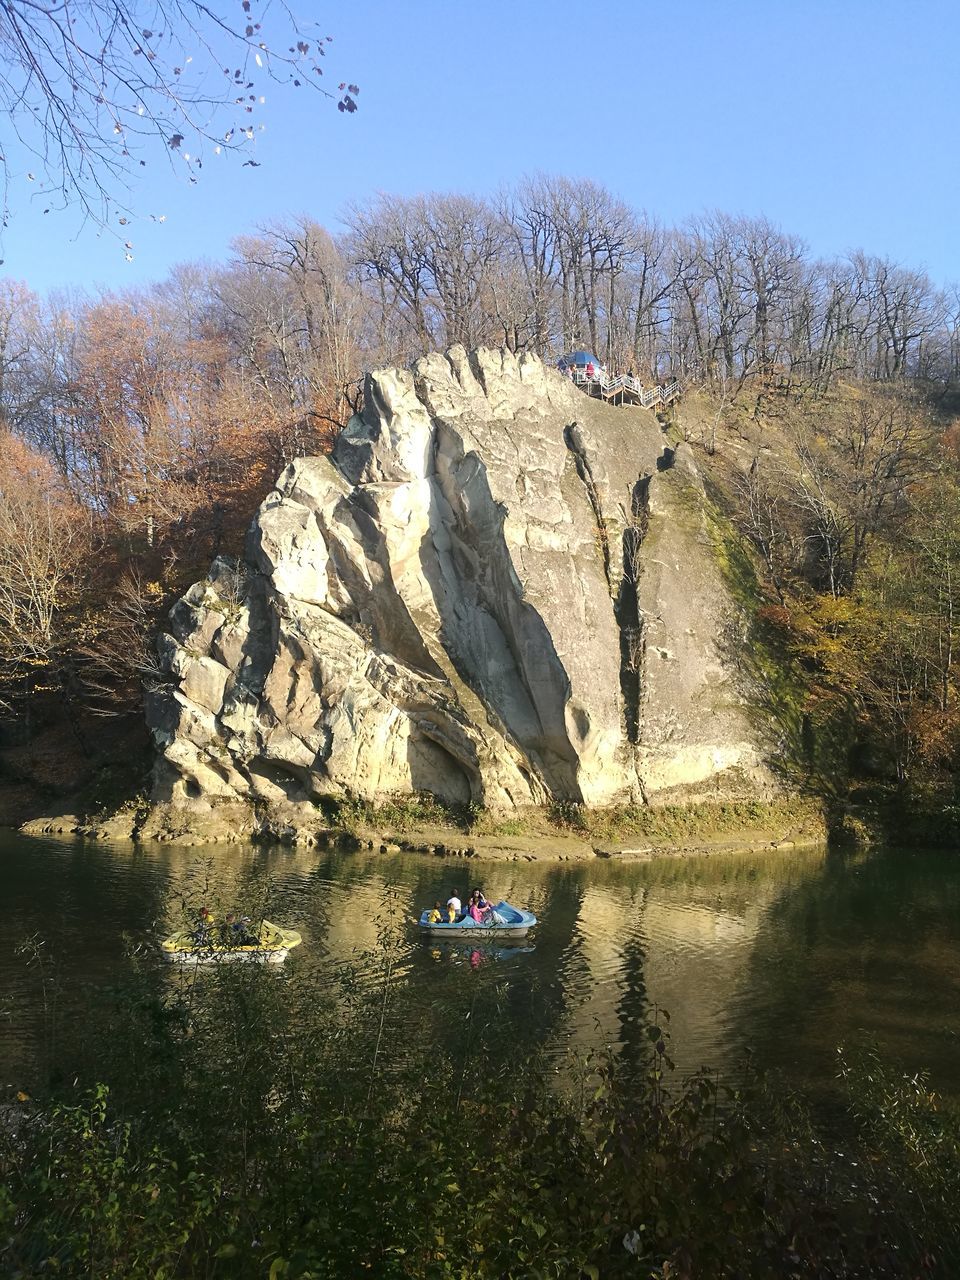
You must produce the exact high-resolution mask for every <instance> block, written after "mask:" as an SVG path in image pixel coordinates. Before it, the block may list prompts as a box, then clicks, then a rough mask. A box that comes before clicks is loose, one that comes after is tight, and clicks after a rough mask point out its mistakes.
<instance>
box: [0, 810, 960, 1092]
mask: <svg viewBox="0 0 960 1280" xmlns="http://www.w3.org/2000/svg"><path fill="white" fill-rule="evenodd" d="M476 883H482V884H483V886H484V888H485V890H486V893H487V896H488V897H493V898H498V897H503V898H506V899H508V900H509V901H511V902H514V903H516V904H517V905H523V906H529V907H531V908H532V909H533V910H534V911H535V912H536V913H537V915H538V916H539V917H540V918H541V922H542V923H541V924H540V926H539V927H538V929H537V931H536V933H535V934H534V935H532V939H531V940H532V942H533V943H534V944H535V946H534V947H533V949H532V950H529V949H528V950H513V951H506V950H501V951H496V950H495V951H490V952H488V951H486V950H484V949H482V948H470V947H463V948H450V947H446V946H439V947H436V946H431V945H429V944H428V943H425V942H423V941H422V940H421V939H419V938H418V937H417V935H416V930H415V929H414V928H412V927H411V926H410V924H409V923H408V920H409V917H412V916H414V915H417V914H419V911H420V910H421V908H422V907H423V906H425V905H431V904H432V903H433V901H434V900H435V899H438V898H444V899H445V898H446V896H447V894H448V892H449V889H450V887H451V886H457V887H459V888H460V889H461V890H468V889H469V888H471V887H472V886H473V885H474V884H476ZM0 901H2V904H3V913H2V921H3V924H2V932H0V1089H2V1088H4V1087H8V1086H10V1085H15V1086H18V1087H19V1086H21V1085H25V1084H28V1083H29V1081H30V1077H31V1071H32V1070H33V1069H34V1066H35V1063H36V1061H37V1059H38V1056H39V1055H40V1053H41V1050H42V1047H43V1046H42V1039H43V1036H44V1034H45V1031H44V1028H45V1026H46V1025H48V1023H47V1022H45V1019H44V1016H43V1007H44V991H43V987H44V980H45V981H46V1000H47V1002H48V1003H49V1002H50V1001H51V1000H52V999H54V998H56V999H57V1000H59V1001H60V1003H61V1007H62V1008H64V1009H65V1010H68V1011H69V1012H70V1013H71V1014H72V1016H75V1017H82V1016H83V1013H84V1009H85V1008H86V1007H87V1005H88V1002H89V1001H90V1000H92V999H96V992H97V989H98V988H101V987H103V986H105V985H106V984H108V983H110V981H111V979H112V977H113V975H114V974H115V973H116V972H117V970H118V968H119V967H120V966H122V965H123V964H125V963H126V960H125V955H126V953H127V952H128V951H129V950H130V949H131V948H133V949H135V950H138V951H139V952H140V953H141V954H142V955H143V956H144V958H145V962H146V963H150V964H152V963H157V964H159V963H160V962H159V960H158V959H156V953H155V942H156V940H157V939H158V938H159V937H162V936H163V934H164V933H165V932H168V931H170V929H171V928H173V927H180V926H181V924H182V922H183V921H184V919H185V915H184V912H185V910H195V909H196V908H197V907H198V906H199V905H200V904H201V903H202V902H204V901H206V902H208V903H210V904H211V905H212V906H214V907H215V908H217V909H218V910H219V911H220V912H222V911H224V910H227V909H231V908H233V907H239V908H240V909H244V910H249V911H250V912H251V914H255V913H257V912H258V911H259V910H263V911H264V914H266V915H267V917H268V918H269V919H272V920H274V921H276V922H277V923H281V924H286V925H290V926H292V927H295V928H297V929H300V930H301V932H302V933H303V937H304V943H303V946H302V947H300V948H299V949H298V950H296V951H294V952H293V953H292V954H291V956H290V959H289V960H288V962H287V964H288V966H299V965H310V966H316V965H320V966H323V965H331V966H333V965H336V964H337V963H338V962H339V961H342V960H343V959H345V958H348V957H350V956H351V955H352V954H353V953H355V952H356V951H357V949H361V950H363V949H366V948H371V947H374V946H375V945H376V943H377V937H378V930H379V929H380V928H381V927H382V925H383V921H384V919H389V920H391V921H392V922H393V924H394V925H399V926H401V943H400V946H401V964H400V969H401V971H405V972H406V973H407V974H409V976H410V978H411V980H412V981H413V982H415V983H422V985H423V998H424V1000H429V999H430V998H431V993H432V992H433V991H435V990H436V989H437V984H438V983H443V982H444V981H445V979H446V976H447V975H448V974H450V973H452V972H453V970H454V969H457V971H458V975H461V976H462V972H463V968H462V967H464V966H466V967H471V966H472V967H478V966H481V965H482V966H491V965H496V966H498V970H497V972H498V976H500V977H501V978H502V984H503V987H504V992H505V1014H504V1017H505V1018H506V1019H507V1020H508V1021H509V1020H510V1019H514V1020H515V1021H516V1025H517V1026H518V1027H519V1026H520V1025H521V1024H522V1026H523V1027H524V1029H525V1032H526V1033H528V1034H529V1032H530V1029H531V1028H533V1029H534V1031H535V1032H536V1034H537V1035H538V1036H539V1037H540V1038H541V1039H542V1040H543V1041H544V1043H545V1044H546V1046H547V1048H548V1051H549V1052H550V1053H551V1054H555V1055H557V1057H558V1059H559V1058H561V1057H563V1056H564V1055H566V1054H567V1053H569V1052H570V1051H572V1050H573V1051H576V1050H578V1049H583V1050H588V1049H590V1048H591V1047H594V1046H597V1045H599V1044H600V1043H609V1044H613V1045H615V1046H619V1047H620V1049H621V1050H622V1051H623V1052H625V1053H629V1052H630V1051H631V1045H632V1044H633V1042H634V1041H633V1037H634V1035H635V1029H636V1026H637V1023H638V1020H639V1019H641V1018H642V1017H644V1016H646V1014H647V1013H649V1012H650V1011H651V1010H652V1009H653V1008H654V1007H655V1006H656V1007H660V1008H666V1009H668V1010H669V1011H670V1014H671V1028H672V1036H673V1040H672V1047H673V1056H674V1058H675V1059H676V1061H677V1065H678V1066H679V1067H680V1068H681V1069H683V1070H687V1069H690V1070H692V1069H694V1068H695V1067H698V1066H700V1065H710V1066H712V1067H714V1068H717V1069H718V1070H720V1071H721V1072H723V1073H725V1074H726V1075H727V1076H734V1077H735V1076H736V1074H737V1071H738V1065H739V1064H740V1063H741V1062H742V1061H743V1056H744V1053H745V1051H746V1050H748V1049H749V1050H752V1052H753V1054H754V1056H755V1058H756V1059H757V1060H758V1061H759V1062H760V1063H761V1064H763V1065H765V1066H769V1067H772V1068H775V1069H777V1070H779V1071H781V1072H783V1073H784V1074H785V1075H786V1077H787V1079H788V1080H789V1081H790V1082H791V1083H795V1084H798V1085H802V1086H805V1087H812V1088H813V1089H814V1091H815V1092H816V1091H819V1090H821V1089H825V1088H828V1087H829V1082H830V1080H831V1079H832V1077H833V1074H834V1055H835V1049H836V1046H837V1045H838V1044H840V1043H845V1044H848V1045H853V1044H860V1043H864V1042H871V1041H872V1042H877V1043H878V1044H879V1045H880V1046H881V1048H882V1049H883V1050H884V1051H885V1052H886V1053H887V1055H889V1056H890V1057H891V1058H893V1059H894V1060H895V1061H897V1062H899V1063H900V1064H902V1066H903V1067H904V1068H905V1069H907V1070H909V1071H911V1072H913V1071H915V1070H917V1069H920V1068H925V1069H928V1070H929V1071H930V1073H931V1077H932V1080H933V1083H934V1084H935V1086H936V1087H938V1088H940V1089H941V1090H943V1091H944V1092H946V1093H949V1094H951V1095H953V1096H960V998H958V997H960V858H956V857H954V856H951V855H950V854H943V853H941V854H933V853H925V852H921V851H909V852H908V851H886V852H881V853H871V854H868V855H857V856H846V855H845V856H840V855H836V854H828V853H825V852H796V851H783V852H775V851H771V852H769V853H766V854H760V855H751V856H744V855H739V856H736V857H732V856H725V855H719V856H718V855H714V856H712V857H709V858H706V857H703V858H687V859H675V860H674V859H671V860H664V861H659V862H653V863H642V864H641V863H633V864H621V865H617V864H615V863H611V862H606V861H600V860H598V861H596V862H591V863H588V864H568V863H562V864H546V863H536V864H529V863H478V862H475V861H471V862H469V863H467V862H461V861H444V860H441V859H438V858H432V857H425V856H423V855H403V856H401V855H398V856H386V855H378V854H373V853H360V854H357V853H340V852H325V851H320V850H312V849H311V850H302V849H288V848H272V849H265V848H262V847H253V846H242V845H233V846H224V845H217V846H211V847H209V848H207V849H203V850H198V849H186V848H185V849H178V848H176V847H174V846H172V845H152V844H151V845H147V846H144V847H139V846H135V845H111V844H106V843H87V842H82V841H72V840H59V839H28V838H25V837H22V836H18V835H14V834H11V833H0ZM31 939H33V942H32V943H30V940H31ZM24 944H29V945H28V947H27V952H26V953H25V952H24V951H23V947H24ZM38 948H39V951H38V950H37V949H38ZM31 949H32V951H33V954H34V956H36V954H39V955H40V956H41V957H43V965H42V966H41V965H39V964H38V963H37V961H36V959H35V958H34V960H33V961H32V962H31V959H30V952H31ZM370 972H371V978H370V980H371V981H374V980H376V978H375V976H374V968H373V966H371V971H370ZM459 980H460V978H459V977H458V981H459ZM118 1034H122V1028H118Z"/></svg>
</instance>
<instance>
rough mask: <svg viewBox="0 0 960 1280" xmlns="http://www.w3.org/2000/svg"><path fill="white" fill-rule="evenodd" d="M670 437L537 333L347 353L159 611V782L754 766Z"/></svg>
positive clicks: (501, 780) (615, 790)
mask: <svg viewBox="0 0 960 1280" xmlns="http://www.w3.org/2000/svg"><path fill="white" fill-rule="evenodd" d="M735 629H736V622H735V614H734V610H733V608H732V606H731V602H730V600H729V599H728V597H727V594H726V590H725V587H724V585H723V581H722V578H721V574H720V571H719V569H718V566H717V563H716V560H715V555H714V549H713V545H712V541H711V538H710V536H709V534H708V527H707V523H706V519H705V499H704V493H703V487H702V483H701V481H700V478H699V476H698V473H697V470H696V466H695V463H694V460H693V457H692V454H691V453H690V451H689V450H688V449H687V447H686V446H685V445H682V444H681V445H679V446H678V447H676V448H673V447H670V445H669V442H668V440H667V438H666V437H665V435H664V433H663V431H662V429H661V427H660V424H659V423H658V422H657V420H656V418H655V417H654V416H653V414H651V413H648V412H646V411H644V410H641V409H620V408H613V407H610V406H608V405H605V404H602V403H599V402H597V401H593V400H590V399H588V398H587V397H586V396H584V395H583V394H582V393H581V392H580V391H578V390H577V389H576V388H575V387H574V386H573V385H572V384H571V383H570V382H569V381H567V380H566V379H565V378H564V377H563V376H562V375H560V374H559V373H557V372H555V371H554V370H552V369H548V368H546V367H545V366H544V365H543V364H542V363H541V361H540V360H538V359H537V358H536V357H534V356H527V355H521V356H515V355H513V354H511V353H509V352H505V351H487V350H480V351H477V352H474V353H472V354H469V355H468V353H467V352H466V351H464V350H463V349H462V348H459V347H454V348H452V349H451V350H450V351H448V352H447V353H446V354H445V355H441V354H433V355H429V356H427V357H425V358H424V359H422V360H420V361H418V363H417V364H416V365H415V366H414V367H413V369H412V370H402V371H401V370H396V369H388V370H382V371H380V372H377V373H372V374H370V375H368V377H367V379H366V386H365V399H364V409H363V412H362V414H360V415H359V416H357V417H355V418H354V419H353V420H352V421H351V422H350V424H349V426H348V427H347V429H346V430H345V431H344V433H343V435H342V436H341V437H340V439H339V441H338V443H337V446H336V448H335V450H334V452H333V455H332V456H331V457H329V458H302V459H299V460H298V461H296V462H294V463H292V464H291V465H290V466H289V467H288V468H287V469H286V470H285V471H284V472H283V474H282V475H281V476H280V478H279V480H278V482H277V486H276V488H275V489H274V490H273V491H272V492H271V493H270V494H269V495H268V497H267V498H266V500H265V501H264V503H263V505H262V506H261V507H260V510H259V512H258V513H257V516H256V519H255V520H254V523H253V526H252V528H251V530H250V535H249V540H248V545H247V552H246V557H245V560H244V562H243V563H241V564H240V565H239V566H231V565H229V564H227V563H226V562H225V561H222V560H218V561H217V562H215V564H214V565H213V567H212V569H211V572H210V575H209V578H208V579H207V580H206V581H204V582H202V583H198V584H196V585H195V586H194V587H192V588H191V589H190V591H189V592H187V594H186V596H184V598H183V599H182V600H181V601H179V603H178V604H177V605H176V607H175V608H174V609H173V611H172V612H171V615H170V623H169V628H168V632H167V633H166V634H164V635H163V636H162V637H161V640H160V646H159V649H160V659H161V665H162V667H163V669H164V672H165V673H166V676H167V677H168V683H166V684H165V685H164V686H163V687H161V688H159V689H158V690H156V691H155V692H154V693H152V694H151V695H150V698H149V706H148V719H149V723H150V726H151V728H152V730H153V734H154V737H155V740H156V743H157V746H158V748H159V750H160V752H161V753H162V757H163V765H162V767H161V768H160V769H159V771H158V783H157V796H156V798H157V799H158V800H164V801H168V802H172V803H173V804H175V805H176V804H180V805H183V806H185V807H189V806H191V805H196V804H203V803H206V802H209V801H210V800H211V799H219V800H221V801H223V800H243V801H245V802H252V801H261V802H269V803H277V804H280V803H283V804H287V805H294V806H297V805H305V806H308V805H310V803H311V801H314V800H316V799H318V798H321V797H325V796H337V797H340V796H344V795H354V796H360V797H363V798H366V799H371V800H379V799H384V798H386V797H389V796H396V795H400V794H405V793H410V792H423V791H428V792H433V793H435V794H436V795H437V796H439V797H441V798H442V799H444V800H447V801H451V802H456V803H467V802H469V803H475V804H480V805H485V806H488V807H489V808H492V809H494V810H510V809H514V808H518V807H523V806H527V805H531V804H536V805H541V804H544V803H547V802H548V801H550V800H551V799H564V800H571V801H575V802H583V803H586V804H589V805H606V804H610V803H615V802H626V801H635V802H636V801H644V800H646V801H651V800H655V799H658V798H661V799H662V798H665V797H667V796H670V797H674V796H677V795H678V794H691V793H693V792H695V791H696V790H698V789H700V790H703V789H705V788H706V789H708V790H709V791H710V792H711V794H716V795H724V794H731V793H733V792H736V793H738V794H742V793H744V792H745V791H747V792H749V791H751V790H753V791H756V790H758V789H762V788H765V787H767V786H768V785H769V781H770V778H769V775H768V774H767V771H766V769H765V768H764V765H763V761H762V756H763V750H762V744H761V741H760V738H759V736H758V730H757V729H756V727H754V725H753V724H752V722H751V719H750V718H748V716H747V715H746V712H745V705H744V702H743V698H742V693H741V691H740V690H739V689H738V687H737V683H736V679H735V677H734V672H733V670H732V668H731V666H730V664H729V660H728V658H727V657H726V649H727V646H728V645H729V643H730V639H731V635H732V634H733V633H734V632H735Z"/></svg>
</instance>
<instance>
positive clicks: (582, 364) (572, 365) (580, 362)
mask: <svg viewBox="0 0 960 1280" xmlns="http://www.w3.org/2000/svg"><path fill="white" fill-rule="evenodd" d="M588 364H592V365H593V367H594V369H595V370H596V371H597V372H599V371H600V370H601V369H602V368H603V361H602V360H598V359H597V357H596V356H595V355H591V353H590V352H589V351H571V352H569V353H568V354H567V355H565V356H561V357H560V359H559V360H558V361H557V368H558V369H560V370H561V371H563V370H566V369H585V368H586V367H587V365H588Z"/></svg>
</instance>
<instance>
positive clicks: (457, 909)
mask: <svg viewBox="0 0 960 1280" xmlns="http://www.w3.org/2000/svg"><path fill="white" fill-rule="evenodd" d="M451 907H453V913H454V914H453V919H452V920H451V921H450V923H451V924H453V921H454V920H458V919H462V918H463V903H462V902H461V901H460V894H459V893H458V892H457V890H456V889H451V890H450V897H449V898H448V899H447V910H448V911H449V910H450V908H451Z"/></svg>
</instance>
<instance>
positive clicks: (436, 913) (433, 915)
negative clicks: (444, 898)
mask: <svg viewBox="0 0 960 1280" xmlns="http://www.w3.org/2000/svg"><path fill="white" fill-rule="evenodd" d="M442 919H443V916H442V915H441V914H440V903H439V902H435V903H434V904H433V907H432V909H431V910H430V911H428V912H427V924H439V923H440V921H441V920H442Z"/></svg>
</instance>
